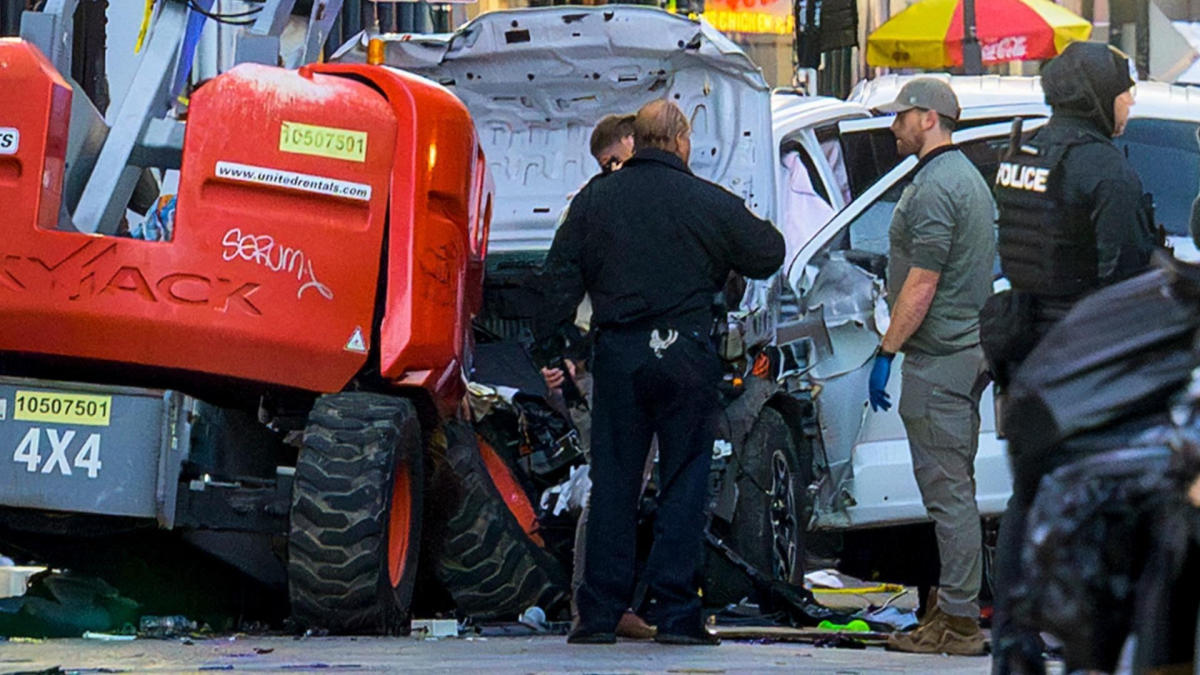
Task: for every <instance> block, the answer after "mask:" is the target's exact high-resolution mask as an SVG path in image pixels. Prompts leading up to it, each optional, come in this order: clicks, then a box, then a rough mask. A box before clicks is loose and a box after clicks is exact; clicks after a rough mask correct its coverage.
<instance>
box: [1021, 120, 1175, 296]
mask: <svg viewBox="0 0 1200 675" xmlns="http://www.w3.org/2000/svg"><path fill="white" fill-rule="evenodd" d="M1083 135H1086V136H1090V137H1091V139H1092V140H1095V141H1097V142H1095V143H1087V144H1084V145H1080V146H1079V147H1077V148H1074V149H1072V150H1071V151H1070V152H1068V153H1067V156H1066V158H1065V159H1064V160H1063V165H1064V166H1063V169H1064V171H1065V173H1064V174H1063V196H1064V199H1065V200H1066V202H1067V205H1068V207H1073V206H1075V205H1081V206H1084V207H1085V208H1087V209H1089V210H1090V213H1091V218H1092V223H1093V224H1094V225H1095V228H1096V230H1095V232H1096V262H1097V272H1098V276H1099V281H1100V284H1101V285H1102V286H1106V285H1108V284H1113V283H1116V282H1118V281H1122V280H1124V279H1128V278H1130V277H1132V276H1134V275H1137V274H1140V273H1142V272H1144V271H1146V270H1147V269H1148V268H1149V266H1150V256H1151V255H1152V254H1153V253H1154V249H1155V248H1156V242H1157V237H1156V235H1155V227H1154V223H1152V222H1150V218H1151V215H1150V211H1149V208H1148V206H1147V202H1148V199H1149V198H1148V197H1145V196H1144V195H1143V192H1142V182H1141V180H1140V179H1139V178H1138V175H1137V173H1136V172H1135V171H1134V170H1133V167H1132V166H1130V164H1129V160H1127V159H1125V156H1124V155H1123V154H1122V153H1121V151H1120V150H1119V149H1118V148H1117V147H1116V146H1115V145H1114V144H1113V142H1112V139H1111V138H1110V137H1108V136H1107V135H1105V134H1104V133H1103V131H1102V130H1101V129H1100V128H1099V127H1098V126H1097V125H1096V123H1095V122H1093V121H1092V120H1089V119H1083V118H1080V117H1072V116H1068V115H1064V114H1061V113H1058V112H1056V113H1055V115H1054V116H1053V117H1052V118H1051V119H1050V123H1049V124H1047V125H1046V126H1045V127H1043V128H1042V129H1040V130H1038V132H1037V134H1036V135H1035V136H1034V140H1035V141H1037V142H1039V143H1054V142H1062V141H1065V140H1066V139H1068V138H1071V137H1076V136H1083Z"/></svg>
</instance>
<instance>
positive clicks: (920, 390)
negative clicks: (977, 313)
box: [899, 345, 989, 619]
mask: <svg viewBox="0 0 1200 675" xmlns="http://www.w3.org/2000/svg"><path fill="white" fill-rule="evenodd" d="M901 368H902V372H903V379H902V381H901V385H902V386H901V390H900V408H899V412H900V418H901V419H902V420H904V428H905V430H906V431H907V432H908V445H909V449H910V450H911V452H912V459H913V474H914V475H915V476H916V478H917V486H918V487H919V488H920V489H921V499H922V501H923V502H924V503H925V510H926V511H928V513H929V517H930V518H932V519H933V522H934V531H935V532H936V534H937V542H938V553H939V556H940V558H941V562H942V572H941V577H940V580H939V586H940V588H939V590H938V607H939V608H940V609H941V610H942V611H943V612H945V613H947V614H952V615H955V616H968V617H971V618H972V619H975V618H978V616H979V586H980V583H981V578H982V573H983V550H982V533H981V531H980V525H979V508H978V506H977V505H976V503H975V454H976V452H977V451H978V449H979V397H980V395H982V394H983V390H984V389H985V388H986V387H987V384H988V381H989V378H988V374H987V366H986V364H985V362H984V358H983V351H982V350H981V349H980V348H979V346H978V345H976V346H974V347H969V348H967V349H964V350H962V351H959V352H955V353H953V354H948V355H945V356H930V355H928V354H921V353H906V354H905V355H904V363H903V366H901Z"/></svg>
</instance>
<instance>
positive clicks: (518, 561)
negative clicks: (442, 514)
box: [437, 423, 569, 621]
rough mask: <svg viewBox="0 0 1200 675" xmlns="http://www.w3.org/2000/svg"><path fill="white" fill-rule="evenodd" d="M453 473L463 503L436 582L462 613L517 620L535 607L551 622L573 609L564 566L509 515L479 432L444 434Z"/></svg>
mask: <svg viewBox="0 0 1200 675" xmlns="http://www.w3.org/2000/svg"><path fill="white" fill-rule="evenodd" d="M446 436H447V445H448V447H447V450H446V455H447V456H446V460H447V467H448V469H449V470H450V471H451V472H452V475H453V479H454V480H455V482H456V484H457V486H458V488H459V494H460V495H461V501H460V503H459V507H458V509H457V511H456V512H455V513H454V515H453V516H452V517H451V518H450V522H449V523H448V526H447V532H448V536H447V538H446V541H445V543H444V545H443V547H442V552H441V556H440V557H439V559H438V568H437V575H438V579H439V580H441V582H442V583H443V584H444V585H445V587H446V589H447V590H448V591H449V592H450V595H451V596H453V598H454V602H455V605H456V607H457V609H458V613H459V614H460V615H463V616H469V617H471V618H472V619H474V620H475V621H495V620H512V619H515V618H516V617H517V616H519V615H520V614H521V612H523V611H524V610H526V609H527V608H529V607H532V606H534V605H536V606H538V607H541V608H542V609H543V611H545V612H546V615H547V616H548V617H551V618H554V617H555V616H557V615H558V614H559V613H560V612H561V611H562V610H563V609H564V608H565V607H566V604H567V599H568V595H567V588H568V586H569V581H568V577H567V574H566V572H564V571H563V569H562V565H561V564H559V562H558V561H557V560H555V559H554V557H553V556H551V555H550V554H549V553H547V552H546V551H545V550H544V549H543V548H542V547H541V546H539V545H538V543H537V542H536V541H534V540H533V539H532V538H531V537H530V536H529V535H528V534H526V532H525V530H524V529H523V528H522V527H521V525H520V523H519V522H518V521H517V519H516V518H515V517H514V516H513V514H512V513H511V512H510V511H509V508H508V506H507V505H506V504H505V502H504V499H503V497H502V496H501V495H500V492H499V491H498V490H497V489H496V486H495V484H494V483H493V482H492V479H491V476H490V475H489V474H488V471H487V467H486V466H485V465H484V462H483V458H482V457H481V455H480V450H479V445H478V441H477V440H476V438H475V433H474V431H472V430H471V428H470V427H469V426H467V425H465V424H457V423H455V424H448V425H447V427H446Z"/></svg>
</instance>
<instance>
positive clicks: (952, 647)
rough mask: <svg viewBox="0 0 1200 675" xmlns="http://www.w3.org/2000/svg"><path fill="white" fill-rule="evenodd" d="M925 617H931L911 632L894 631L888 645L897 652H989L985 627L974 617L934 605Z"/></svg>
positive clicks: (972, 654) (967, 654) (966, 654)
mask: <svg viewBox="0 0 1200 675" xmlns="http://www.w3.org/2000/svg"><path fill="white" fill-rule="evenodd" d="M926 618H927V619H928V621H926V622H924V623H922V624H921V625H919V626H917V627H916V628H915V629H913V630H912V631H911V632H908V633H892V634H891V635H889V636H888V641H887V648H888V649H890V650H892V651H898V652H912V653H915V654H952V655H955V656H983V655H985V654H987V649H986V647H985V643H984V639H983V631H981V630H979V624H978V623H977V622H976V621H975V619H971V618H968V617H965V616H953V615H951V614H947V613H945V612H943V611H941V610H940V609H938V608H934V609H933V610H932V611H930V612H929V613H928V614H927V615H926Z"/></svg>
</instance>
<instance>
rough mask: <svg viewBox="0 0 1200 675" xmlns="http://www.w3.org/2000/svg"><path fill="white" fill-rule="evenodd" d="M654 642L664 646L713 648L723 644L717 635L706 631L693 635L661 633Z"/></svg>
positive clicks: (693, 633) (702, 630)
mask: <svg viewBox="0 0 1200 675" xmlns="http://www.w3.org/2000/svg"><path fill="white" fill-rule="evenodd" d="M654 641H655V642H658V643H661V644H664V645H688V646H694V647H696V646H708V647H712V646H715V645H719V644H721V638H719V637H717V634H716V633H712V632H709V631H708V630H704V629H701V630H700V631H699V632H692V633H663V632H662V631H659V633H658V634H657V635H655V636H654Z"/></svg>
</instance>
